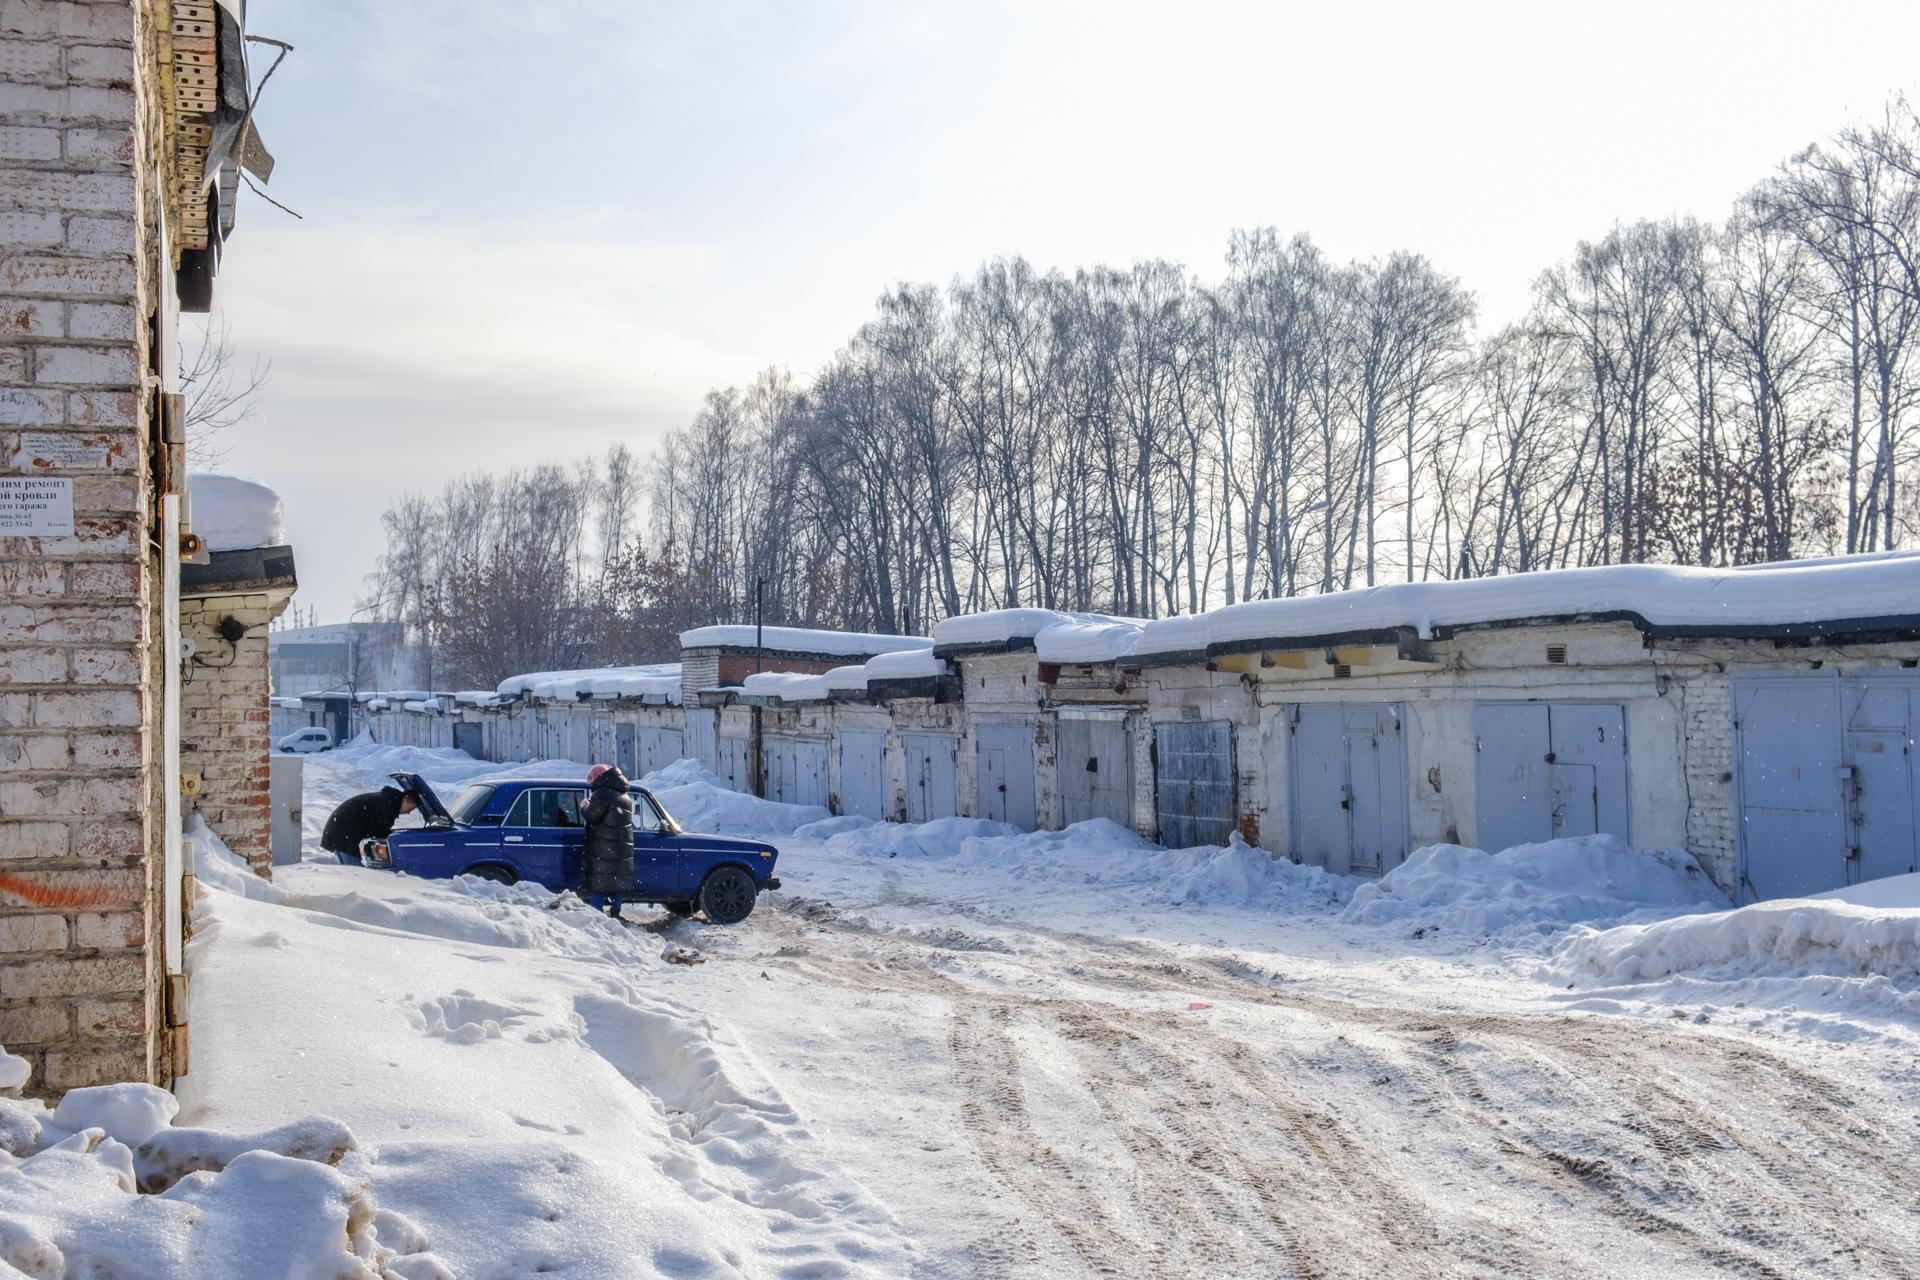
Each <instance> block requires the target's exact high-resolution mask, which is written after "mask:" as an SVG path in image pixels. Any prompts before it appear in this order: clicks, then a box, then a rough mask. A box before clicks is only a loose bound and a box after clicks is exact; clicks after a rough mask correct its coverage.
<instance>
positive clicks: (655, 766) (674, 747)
mask: <svg viewBox="0 0 1920 1280" xmlns="http://www.w3.org/2000/svg"><path fill="white" fill-rule="evenodd" d="M635 746H636V750H638V752H639V754H640V776H642V777H644V776H645V775H647V774H649V773H657V772H658V771H659V770H661V769H664V768H666V767H667V766H668V765H670V764H672V763H673V762H674V761H675V760H678V759H680V755H681V736H680V731H679V730H678V729H663V728H659V727H657V726H655V727H647V728H643V729H641V730H640V732H639V734H638V735H637V741H636V744H635Z"/></svg>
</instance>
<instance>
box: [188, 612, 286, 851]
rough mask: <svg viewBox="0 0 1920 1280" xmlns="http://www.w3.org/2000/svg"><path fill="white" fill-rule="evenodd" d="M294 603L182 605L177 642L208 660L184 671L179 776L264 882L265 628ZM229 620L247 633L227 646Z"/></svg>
mask: <svg viewBox="0 0 1920 1280" xmlns="http://www.w3.org/2000/svg"><path fill="white" fill-rule="evenodd" d="M292 599H293V593H292V592H291V591H275V592H270V593H259V592H255V593H251V594H248V595H232V596H201V597H197V598H189V599H183V600H182V601H181V602H180V634H181V635H182V636H183V637H185V638H186V639H188V640H191V641H192V642H193V643H194V646H195V649H196V652H197V656H199V657H200V658H202V659H206V660H207V661H204V662H195V663H191V664H189V666H188V668H187V671H188V677H189V678H188V682H187V684H186V686H185V687H184V688H183V689H182V690H181V691H180V768H181V773H182V775H183V777H184V778H185V779H186V780H187V781H189V782H190V783H193V784H195V790H194V792H193V795H192V797H191V799H190V801H189V804H190V807H191V808H192V810H193V811H194V812H196V813H198V814H200V816H201V817H203V818H205V819H206V822H207V825H208V826H209V827H212V828H213V830H214V833H215V834H216V835H218V836H219V837H220V838H221V839H222V840H223V841H225V842H226V845H227V847H228V848H229V849H231V850H233V851H234V852H235V853H237V854H239V855H240V856H241V857H243V858H245V859H246V860H247V863H248V865H250V866H251V867H252V868H253V869H254V870H255V871H256V872H258V873H259V874H260V875H262V876H270V875H271V874H272V871H273V813H272V808H271V801H272V796H271V793H270V787H269V773H268V770H269V768H270V764H269V758H270V756H271V754H272V751H273V741H272V734H271V720H272V714H273V713H272V711H271V709H270V707H269V705H268V701H267V699H268V696H269V690H268V677H267V624H268V623H270V622H272V621H273V619H275V618H276V617H278V616H279V615H280V614H281V613H282V612H284V611H285V609H286V607H287V604H288V602H289V601H291V600H292ZM228 618H232V619H234V620H235V621H237V622H239V623H240V624H241V625H242V626H244V627H246V628H247V634H246V635H245V636H244V637H242V638H241V640H240V642H239V643H238V644H235V645H231V646H230V645H228V643H227V642H226V641H225V640H224V639H222V638H221V636H220V624H221V623H222V622H224V621H225V620H226V619H228ZM229 658H230V659H231V660H229Z"/></svg>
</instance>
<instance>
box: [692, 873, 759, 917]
mask: <svg viewBox="0 0 1920 1280" xmlns="http://www.w3.org/2000/svg"><path fill="white" fill-rule="evenodd" d="M759 896H760V886H759V885H757V884H755V883H754V882H753V877H752V876H750V875H748V874H747V873H746V872H745V871H742V870H741V869H740V868H739V867H721V868H719V869H718V870H717V871H715V872H714V873H713V874H712V875H709V876H708V877H707V879H706V883H704V884H702V885H701V886H700V909H701V910H702V911H704V912H706V913H707V919H709V920H711V921H712V922H713V923H715V924H739V923H740V922H741V921H742V920H745V919H746V918H747V917H748V916H749V915H750V914H752V912H753V900H754V899H755V898H757V897H759Z"/></svg>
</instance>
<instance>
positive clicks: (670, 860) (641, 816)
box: [628, 787, 681, 897]
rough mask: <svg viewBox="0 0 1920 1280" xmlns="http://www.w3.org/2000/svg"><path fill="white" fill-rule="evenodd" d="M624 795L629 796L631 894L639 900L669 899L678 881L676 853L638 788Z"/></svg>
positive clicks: (663, 827)
mask: <svg viewBox="0 0 1920 1280" xmlns="http://www.w3.org/2000/svg"><path fill="white" fill-rule="evenodd" d="M628 794H629V795H631V796H632V797H633V889H634V892H635V893H636V894H639V895H640V896H642V897H647V896H649V895H652V894H662V895H666V896H672V895H673V894H675V893H678V892H680V890H679V889H678V888H677V887H676V886H677V885H678V883H679V881H680V879H681V872H680V868H679V866H678V865H677V860H678V850H677V849H676V848H675V847H674V845H673V841H672V838H671V837H670V836H668V835H667V832H666V827H665V825H664V824H663V823H662V822H661V821H660V814H659V812H658V811H657V810H656V809H655V808H654V807H653V805H651V804H650V803H648V801H647V797H646V794H645V793H644V792H642V791H641V790H640V788H638V787H635V788H634V789H633V790H632V791H630V792H628Z"/></svg>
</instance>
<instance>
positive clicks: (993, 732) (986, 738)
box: [974, 723, 1035, 831]
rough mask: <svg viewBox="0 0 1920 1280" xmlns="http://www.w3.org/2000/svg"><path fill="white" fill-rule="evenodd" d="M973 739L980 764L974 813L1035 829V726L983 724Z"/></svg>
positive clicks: (1027, 724)
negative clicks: (977, 800)
mask: <svg viewBox="0 0 1920 1280" xmlns="http://www.w3.org/2000/svg"><path fill="white" fill-rule="evenodd" d="M974 740H975V742H976V744H977V746H978V750H979V764H980V767H979V770H978V771H977V772H976V773H975V775H974V777H975V781H976V787H977V790H978V794H979V800H980V807H979V808H978V809H977V810H976V811H975V812H977V813H978V814H979V815H980V816H981V817H983V818H986V819H989V820H990V821H993V822H1005V823H1010V824H1012V825H1013V826H1016V827H1019V828H1020V829H1021V830H1022V831H1031V830H1033V828H1034V825H1035V823H1034V817H1035V814H1034V802H1033V725H1032V724H1030V723H1020V724H982V725H979V726H978V727H977V728H976V729H975V730H974Z"/></svg>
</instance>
